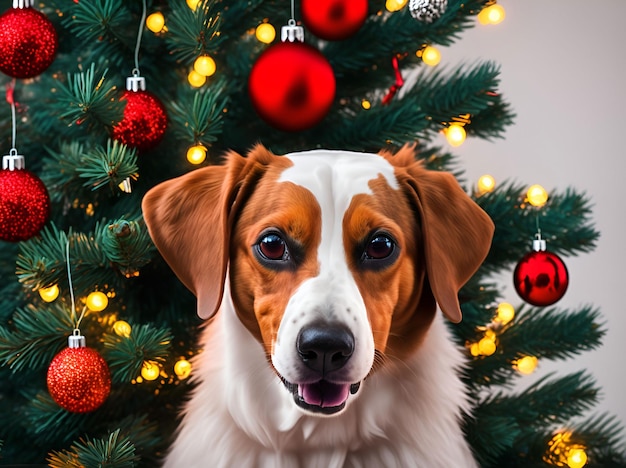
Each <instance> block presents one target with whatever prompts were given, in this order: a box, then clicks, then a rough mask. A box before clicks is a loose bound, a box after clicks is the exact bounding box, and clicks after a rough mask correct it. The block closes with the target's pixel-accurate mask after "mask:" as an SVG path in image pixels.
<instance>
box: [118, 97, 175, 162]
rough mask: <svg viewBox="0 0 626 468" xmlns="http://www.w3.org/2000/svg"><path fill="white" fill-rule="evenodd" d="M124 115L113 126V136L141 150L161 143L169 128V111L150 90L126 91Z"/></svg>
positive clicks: (123, 99)
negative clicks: (167, 111)
mask: <svg viewBox="0 0 626 468" xmlns="http://www.w3.org/2000/svg"><path fill="white" fill-rule="evenodd" d="M121 100H122V101H126V107H124V117H123V118H122V120H121V121H120V122H119V123H118V124H117V125H115V127H113V138H114V139H115V140H118V141H119V142H120V143H124V144H125V145H127V146H132V147H133V148H137V149H139V150H149V149H151V148H154V147H155V146H156V145H158V144H159V142H160V141H161V138H163V134H164V133H165V130H166V128H167V113H166V112H165V107H164V106H163V104H161V101H159V99H158V98H157V97H156V96H154V95H153V94H152V93H150V92H149V91H125V92H124V95H123V96H122V98H121Z"/></svg>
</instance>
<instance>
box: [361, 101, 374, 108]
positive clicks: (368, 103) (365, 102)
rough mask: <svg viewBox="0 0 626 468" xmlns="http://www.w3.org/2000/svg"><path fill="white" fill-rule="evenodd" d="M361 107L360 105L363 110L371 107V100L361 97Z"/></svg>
mask: <svg viewBox="0 0 626 468" xmlns="http://www.w3.org/2000/svg"><path fill="white" fill-rule="evenodd" d="M361 107H362V108H363V109H365V110H368V109H371V107H372V103H371V102H369V101H368V100H367V99H363V100H362V101H361Z"/></svg>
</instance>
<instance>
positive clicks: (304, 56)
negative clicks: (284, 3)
mask: <svg viewBox="0 0 626 468" xmlns="http://www.w3.org/2000/svg"><path fill="white" fill-rule="evenodd" d="M335 86H336V85H335V74H334V73H333V69H332V67H331V66H330V64H329V63H328V61H327V60H326V58H325V57H324V56H323V55H322V54H321V53H320V52H319V51H318V50H317V49H315V48H313V47H311V46H310V45H307V44H304V43H302V42H280V43H276V44H274V45H272V46H270V47H269V48H268V49H267V50H266V51H265V52H263V53H262V54H261V55H260V56H259V58H258V59H257V61H256V62H255V64H254V65H253V67H252V71H251V72H250V77H249V79H248V91H249V94H250V99H251V100H252V104H253V105H254V108H255V110H256V111H257V113H258V114H259V115H260V116H261V118H263V119H264V120H265V121H266V122H268V123H269V124H270V125H272V126H274V127H276V128H278V129H280V130H284V131H289V132H297V131H301V130H305V129H307V128H310V127H312V126H314V125H316V124H317V123H319V122H320V121H321V120H322V119H323V118H324V117H325V116H326V114H327V113H328V110H329V109H330V106H331V105H332V103H333V100H334V99H335Z"/></svg>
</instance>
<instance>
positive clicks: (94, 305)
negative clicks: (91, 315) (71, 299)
mask: <svg viewBox="0 0 626 468" xmlns="http://www.w3.org/2000/svg"><path fill="white" fill-rule="evenodd" d="M85 305H86V306H87V308H88V309H89V310H91V311H92V312H102V311H103V310H104V309H106V308H107V306H108V305H109V299H108V298H107V296H106V294H104V293H103V292H101V291H94V292H92V293H90V294H89V296H87V300H86V301H85Z"/></svg>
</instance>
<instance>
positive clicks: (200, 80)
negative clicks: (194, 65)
mask: <svg viewBox="0 0 626 468" xmlns="http://www.w3.org/2000/svg"><path fill="white" fill-rule="evenodd" d="M187 81H188V82H189V84H190V85H191V86H193V87H194V88H199V87H200V86H202V85H203V84H204V83H206V76H204V75H201V74H200V73H198V72H197V71H195V70H191V71H190V72H189V75H187Z"/></svg>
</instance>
